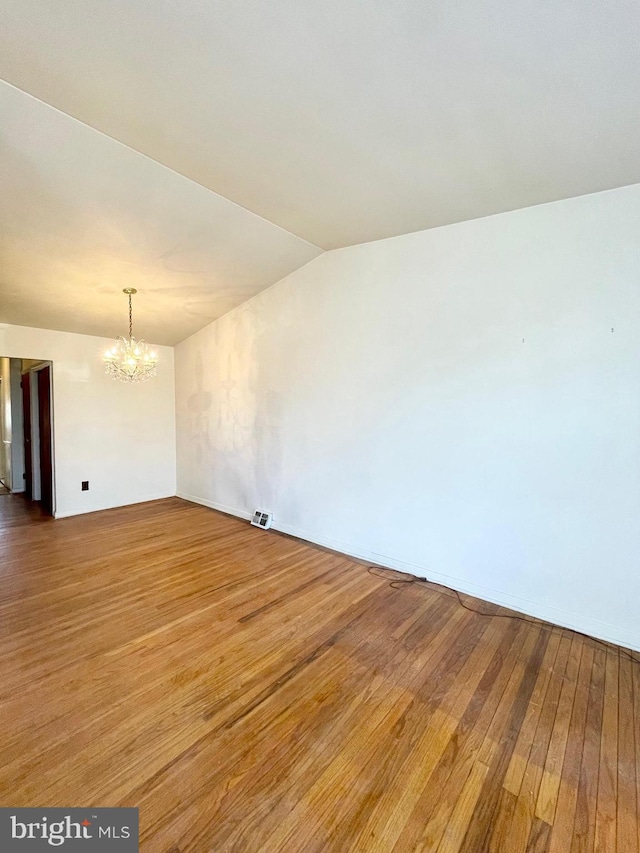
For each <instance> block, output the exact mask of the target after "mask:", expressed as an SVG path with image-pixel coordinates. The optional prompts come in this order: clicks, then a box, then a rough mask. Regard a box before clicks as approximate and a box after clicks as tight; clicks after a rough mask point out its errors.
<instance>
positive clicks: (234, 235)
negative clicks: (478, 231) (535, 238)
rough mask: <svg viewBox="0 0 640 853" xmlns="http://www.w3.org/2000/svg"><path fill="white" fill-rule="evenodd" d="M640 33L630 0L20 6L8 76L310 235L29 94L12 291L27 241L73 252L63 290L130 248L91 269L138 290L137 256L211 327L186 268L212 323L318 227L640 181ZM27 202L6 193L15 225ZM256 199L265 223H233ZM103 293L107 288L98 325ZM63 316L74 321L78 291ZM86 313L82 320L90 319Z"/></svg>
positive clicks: (45, 253) (319, 233)
mask: <svg viewBox="0 0 640 853" xmlns="http://www.w3.org/2000/svg"><path fill="white" fill-rule="evenodd" d="M639 44H640V4H638V3H637V2H631V0H622V2H619V3H605V2H592V3H579V4H578V3H570V2H567V0H542V2H541V0H520V2H518V3H513V2H511V1H510V0H457V2H455V3H450V2H445V0H395V2H393V0H357V2H356V1H355V0H317V2H315V3H301V2H300V0H269V2H266V0H234V2H229V0H224V2H222V0H191V2H189V3H184V2H179V0H156V2H153V3H150V2H149V0H108V2H107V0H66V2H65V3H64V8H63V9H62V8H61V7H60V5H59V4H56V3H51V2H50V0H3V3H2V26H1V28H0V77H3V78H4V79H5V80H7V81H9V83H11V84H13V85H14V86H16V87H18V88H19V89H21V90H23V91H24V92H27V93H30V94H31V95H34V96H35V97H37V98H39V99H41V100H42V101H44V102H46V103H47V104H51V105H53V106H55V107H57V108H58V109H59V110H61V111H63V112H64V113H67V114H68V115H70V116H73V117H75V118H76V119H79V120H80V121H81V122H84V123H85V124H87V125H90V126H91V127H92V128H96V129H97V130H99V131H102V132H103V133H104V134H107V135H108V136H110V137H112V138H113V139H115V140H119V141H120V142H122V143H125V144H126V145H128V146H130V147H131V148H132V149H135V151H137V152H141V153H142V154H144V155H147V157H149V158H152V159H153V160H155V161H157V162H158V163H162V164H164V165H165V166H168V167H170V168H171V169H173V170H175V171H176V172H178V173H180V174H181V175H184V176H187V177H188V178H191V179H192V180H193V181H195V182H196V183H198V184H200V185H202V187H205V188H208V189H209V190H211V191H213V192H214V193H219V194H220V195H221V196H223V197H224V198H226V199H231V200H232V201H233V202H236V203H237V204H238V205H241V206H242V207H243V208H246V209H247V211H251V212H253V213H254V214H257V215H258V216H260V217H264V219H266V220H268V221H269V222H270V223H274V224H275V225H278V226H281V228H282V229H286V231H288V232H291V234H290V235H287V234H285V233H284V232H283V231H281V230H279V229H277V228H275V227H274V228H273V229H272V230H269V229H270V228H271V226H269V225H268V224H267V223H265V222H264V221H262V220H260V219H258V218H257V217H251V216H249V215H248V214H246V213H245V214H242V213H241V212H240V211H239V210H238V209H237V208H236V207H235V206H234V205H230V206H227V205H225V203H224V201H223V199H220V198H218V197H216V196H214V195H213V193H209V194H207V193H206V192H205V190H201V189H200V188H198V187H197V186H195V184H192V183H189V182H187V181H182V180H181V179H179V178H178V177H177V176H175V175H170V174H169V173H167V172H166V171H165V170H162V169H161V168H160V167H159V166H158V165H157V164H153V163H150V162H148V161H147V160H145V158H143V157H137V156H136V155H135V154H133V153H132V152H131V151H126V149H123V148H122V147H121V146H119V145H117V144H116V143H114V142H112V141H110V140H109V139H105V138H104V137H103V136H101V135H100V134H92V132H91V131H89V130H88V129H87V128H84V127H82V125H81V124H80V123H79V122H72V121H71V120H70V119H68V118H67V119H64V117H58V118H57V119H56V120H55V121H59V122H60V123H61V124H64V122H63V119H64V121H65V122H66V125H65V127H66V128H67V129H66V131H65V133H64V134H63V137H64V138H63V141H62V142H61V143H55V137H52V139H51V140H50V139H48V137H47V134H49V133H54V132H60V133H62V131H57V130H55V131H54V129H53V128H52V127H50V124H51V123H52V122H54V120H53V119H52V118H51V113H50V111H48V108H47V107H46V106H44V105H42V104H38V103H37V102H36V101H29V99H26V97H25V96H24V95H22V96H21V97H23V98H25V100H24V104H23V106H22V107H18V106H16V105H14V106H12V108H11V109H12V110H14V113H12V115H13V118H12V121H11V123H10V124H11V128H10V132H11V133H12V134H13V135H12V138H11V139H10V140H9V141H7V139H6V135H7V127H6V122H4V121H3V124H2V127H0V139H1V140H2V144H3V145H5V146H6V145H10V146H12V147H13V148H14V149H15V151H14V159H15V160H16V161H17V162H16V164H15V165H12V166H11V171H12V174H13V175H14V181H13V185H10V190H11V192H12V193H13V194H14V195H15V197H16V198H17V199H18V201H17V202H16V204H17V206H18V207H19V208H20V217H19V218H21V221H22V230H21V231H20V234H19V235H18V236H17V237H16V240H15V241H14V242H13V243H11V241H9V243H11V245H12V246H13V248H12V249H10V250H9V260H10V264H9V267H10V269H11V270H12V276H13V279H12V280H13V285H12V286H13V287H14V289H17V290H20V288H22V287H23V286H25V285H26V283H27V279H28V275H27V273H28V269H27V267H24V268H22V269H21V268H20V264H21V263H22V264H23V265H24V264H26V262H25V261H24V259H23V258H21V257H19V255H20V251H21V247H20V243H19V240H22V241H23V248H24V246H25V245H27V244H28V245H30V246H32V247H33V251H34V253H35V254H36V255H37V256H38V258H39V260H38V264H39V269H40V274H41V279H40V280H41V281H42V280H43V279H42V275H44V276H45V277H46V270H47V265H48V263H49V260H48V259H49V258H52V259H53V263H52V264H51V266H52V267H53V268H54V270H55V273H56V281H57V282H58V284H57V285H56V286H61V284H60V282H62V281H63V280H64V281H66V279H67V275H68V273H69V271H70V269H71V271H72V274H73V275H72V277H73V280H74V282H75V283H76V284H77V283H81V282H86V278H87V273H88V269H89V267H88V264H87V261H89V260H92V261H95V256H96V255H101V257H102V258H103V260H104V259H106V258H107V257H108V258H111V262H113V263H115V267H113V268H111V267H109V266H108V264H107V263H106V260H104V263H105V264H106V265H105V266H104V267H103V266H100V265H99V266H98V269H97V271H96V278H99V279H100V282H95V283H92V284H91V285H89V284H88V283H86V284H85V286H87V287H89V286H91V287H93V288H94V289H97V288H100V287H102V288H108V287H110V288H111V290H112V292H113V293H115V291H117V290H118V289H119V288H120V286H121V285H122V286H125V285H126V284H130V283H134V284H135V282H131V281H130V280H127V281H126V282H125V281H124V280H123V279H122V278H121V275H120V274H121V273H122V272H123V269H129V270H131V269H136V270H137V272H138V273H139V278H138V279H137V281H138V283H139V284H140V290H141V291H142V290H144V289H145V288H146V289H147V290H149V289H150V288H151V289H152V290H157V291H158V294H157V295H159V294H162V295H163V297H166V301H165V302H161V301H160V300H158V301H155V295H154V305H155V308H154V311H156V313H157V320H158V323H159V325H158V328H163V324H165V323H166V324H167V326H166V327H167V329H168V330H169V331H168V332H167V334H166V335H165V338H166V340H171V339H177V338H178V337H179V336H180V335H184V333H185V331H188V330H189V329H190V328H192V327H190V325H189V322H187V320H186V318H185V317H184V316H183V315H182V313H181V312H180V311H178V314H179V315H180V317H181V321H180V323H178V322H177V320H175V318H174V317H173V312H174V309H176V307H177V305H178V299H177V297H175V298H174V301H173V302H170V301H169V300H170V297H169V296H168V294H169V292H170V291H171V290H172V288H174V289H177V290H180V289H181V288H183V287H187V280H189V281H190V282H191V286H192V287H195V288H196V290H197V293H196V292H195V291H194V294H193V298H194V299H195V302H196V303H198V300H199V299H202V301H203V302H204V303H205V304H206V311H205V313H206V316H207V320H205V321H204V322H206V321H208V319H210V318H211V317H213V316H214V315H217V314H218V313H219V312H221V311H222V310H223V309H224V305H226V306H230V305H231V304H232V303H234V302H235V304H237V301H238V300H240V301H241V299H242V298H243V297H244V296H246V295H247V294H248V293H250V292H255V290H257V289H260V288H262V287H265V286H267V284H269V283H271V282H272V281H273V280H274V276H278V275H280V274H283V272H287V271H289V270H290V269H292V268H294V267H295V266H296V265H299V264H300V263H304V262H305V261H306V260H309V259H310V258H311V257H313V256H314V254H315V253H317V250H316V249H315V248H314V246H311V245H309V244H314V245H315V246H317V247H322V248H333V247H337V246H344V245H348V244H352V243H357V242H363V241H368V240H374V239H379V238H382V237H387V236H392V235H395V234H400V233H406V232H409V231H415V230H420V229H423V228H429V227H434V226H437V225H443V224H447V223H450V222H455V221H460V220H464V219H471V218H474V217H478V216H485V215H488V214H491V213H496V212H499V211H504V210H509V209H515V208H519V207H526V206H528V205H532V204H538V203H542V202H546V201H552V200H556V199H560V198H566V197H571V196H575V195H581V194H584V193H589V192H595V191H599V190H603V189H610V188H613V187H617V186H622V185H625V184H631V183H636V182H638V181H640V158H639V157H638V150H639V143H640V86H639V85H638V82H639V80H640V49H639V48H638V45H639ZM14 94H15V95H16V96H17V95H19V94H20V93H14ZM3 101H4V93H3ZM21 110H22V111H23V112H24V113H25V115H24V116H23V117H22V118H18V114H19V113H20V111H21ZM27 114H28V115H27ZM29 116H30V118H29ZM40 116H42V118H40ZM29 121H31V122H33V125H32V126H30V125H29ZM25 125H26V126H25ZM35 128H37V129H35ZM29 133H31V134H32V137H29ZM25 137H26V140H25ZM70 152H72V153H70ZM125 161H126V165H124V163H125ZM76 164H78V165H76ZM78 166H81V168H82V182H87V183H88V185H89V186H88V189H87V191H85V189H84V186H81V184H80V182H78V181H76V180H75V179H74V175H75V173H76V171H77V169H78ZM3 171H4V172H6V171H7V167H6V166H3ZM52 174H53V176H55V179H54V178H52ZM3 181H6V175H3ZM51 184H53V186H51ZM69 184H74V185H75V192H74V190H73V189H72V188H71V187H69ZM169 185H170V187H171V188H170V189H169ZM156 187H159V188H158V189H156ZM151 188H153V190H152V189H151ZM32 190H34V191H37V192H39V193H41V194H44V195H45V197H46V198H47V204H48V209H49V210H50V213H51V215H50V219H54V220H61V221H60V223H59V225H58V227H59V228H63V225H66V231H64V240H66V241H67V244H66V246H67V248H66V254H65V252H60V251H58V249H59V247H58V246H57V245H56V246H52V245H51V243H52V235H51V234H50V233H49V232H48V230H47V228H48V226H49V220H47V219H46V217H44V215H42V216H40V217H35V220H36V221H35V222H34V221H33V216H34V213H33V210H34V209H35V208H36V207H39V205H36V204H34V205H32V209H29V204H28V203H26V202H24V199H23V200H22V201H20V198H21V196H24V195H25V193H31V192H32ZM111 192H113V193H114V194H116V195H117V201H114V200H113V199H112V198H111V196H110V193H111ZM174 192H175V193H177V198H176V201H177V204H175V205H174V197H173V193H174ZM13 204H14V201H13V195H11V196H9V197H7V196H5V197H4V198H3V199H2V201H1V205H2V207H6V208H8V212H7V211H5V212H4V213H3V220H4V219H9V220H11V219H12V216H11V208H12V206H13ZM109 205H111V206H109ZM149 206H151V208H152V210H150V208H149ZM210 208H211V210H210ZM56 211H57V213H56ZM87 211H93V212H94V214H95V216H94V220H93V225H94V227H93V228H92V226H91V224H88V223H87ZM212 211H214V212H212ZM229 211H233V214H231V213H229ZM233 216H235V217H237V218H238V222H240V220H241V219H242V217H243V216H244V217H246V219H247V222H249V223H251V225H249V226H247V228H246V229H245V227H244V225H243V226H241V227H240V226H239V225H238V226H232V225H231V224H230V220H229V218H228V217H233ZM104 220H106V221H108V223H109V227H108V228H107V229H106V231H107V234H106V235H105V234H103V232H104V230H105V229H104V228H102V227H101V225H102V224H103V221H104ZM242 221H243V222H244V220H242ZM223 223H226V227H225V225H224V224H223ZM29 228H31V231H32V233H31V234H28V233H27V231H28V229H29ZM38 229H39V230H38ZM254 229H255V230H256V232H259V236H256V235H255V234H254ZM19 230H20V229H19V228H18V227H17V226H16V231H19ZM36 231H38V234H37V236H36V234H35V232H36ZM131 234H135V235H136V236H135V239H133V238H131ZM294 234H295V235H297V236H298V237H300V238H302V240H300V241H296V240H295V238H294V237H292V236H291V235H294ZM194 235H196V236H194ZM267 235H274V236H273V237H272V236H267ZM276 235H277V236H276ZM100 236H102V238H103V242H102V243H100V242H99V241H98V237H100ZM107 238H108V239H107ZM190 240H191V241H192V242H190ZM76 241H77V242H78V245H77V246H76ZM304 241H308V243H305V242H304ZM5 243H6V241H5ZM176 247H178V248H177V249H176ZM212 247H213V248H212ZM1 249H2V256H1V259H2V267H3V269H2V271H0V282H3V281H4V278H5V272H4V269H6V265H5V252H6V251H7V250H6V247H5V245H4V244H3V245H2V246H1ZM173 251H185V252H187V253H188V254H189V253H191V254H190V256H189V261H188V263H187V264H186V265H185V266H182V267H181V269H185V268H187V269H189V270H192V269H195V268H197V270H198V272H191V273H188V274H185V273H177V272H176V270H171V271H170V272H171V274H172V275H174V276H177V275H182V276H183V278H182V279H180V281H178V280H177V279H176V278H171V280H169V279H167V278H166V277H164V276H162V277H161V278H160V280H158V279H156V278H149V277H148V274H151V273H153V274H154V275H155V274H156V273H158V268H159V267H163V266H165V267H166V258H167V257H169V256H167V255H166V254H165V253H167V252H169V253H171V252H173ZM11 252H13V257H12V255H11ZM144 252H146V253H147V254H146V255H144ZM141 253H142V254H143V255H144V257H143V259H142V260H141V258H140V255H141ZM154 253H156V254H154ZM152 258H153V261H152V260H151V259H152ZM162 259H164V260H162ZM174 260H175V259H174ZM168 263H169V265H171V264H173V261H169V262H168ZM123 265H124V266H123ZM174 265H175V264H174ZM245 265H246V266H245ZM175 266H177V265H175ZM165 271H166V272H169V271H168V270H165ZM185 275H186V276H187V278H186V279H185ZM189 275H191V276H192V278H191V279H188V276H189ZM198 276H199V278H198ZM196 279H197V283H196ZM145 282H150V284H149V285H147V284H146V283H145ZM143 284H144V287H143ZM0 286H3V287H4V286H5V285H4V284H0ZM34 286H35V285H34ZM198 288H199V290H198ZM63 289H64V288H63ZM72 290H73V288H70V290H69V293H67V294H66V296H65V299H66V300H71V301H73V300H74V297H73V296H71V295H70V293H71V291H72ZM177 290H175V291H174V292H177ZM185 294H186V291H185ZM3 295H4V294H3ZM50 296H51V294H50ZM13 299H14V301H15V302H16V303H19V302H20V299H21V297H20V295H19V293H16V294H14V296H13ZM225 299H226V302H225ZM49 301H50V303H51V304H53V303H55V302H56V301H57V300H56V298H54V297H53V296H52V297H51V298H50V300H49ZM139 303H140V310H142V305H143V300H142V297H141V298H140V300H139ZM223 303H224V305H223ZM104 307H105V306H104V304H103V303H100V301H99V300H98V301H95V300H93V298H91V299H88V300H87V306H86V311H87V314H91V313H92V312H93V310H94V308H95V315H94V320H95V327H96V328H97V327H98V326H99V324H100V316H102V312H103V309H104ZM169 308H171V311H172V316H171V317H170V316H169V315H168V314H166V313H165V312H166V311H167V310H168V309H169ZM16 310H18V309H16ZM224 310H226V309H224ZM48 311H49V308H46V309H44V313H45V315H47V312H48ZM3 313H4V312H0V315H2V314H3ZM18 313H19V310H18ZM59 316H60V320H59V322H60V323H66V322H67V320H66V319H65V318H66V316H67V315H66V313H65V310H64V309H63V308H62V307H60V309H59ZM0 319H2V317H1V316H0ZM85 319H87V318H85V317H78V324H77V325H78V326H82V328H83V330H85V331H87V330H88V329H87V326H86V324H85V323H84V321H85ZM56 322H58V321H56ZM204 322H202V323H201V325H204ZM31 324H32V325H33V324H34V323H31ZM92 328H93V327H92ZM157 340H158V341H159V342H160V338H159V337H157Z"/></svg>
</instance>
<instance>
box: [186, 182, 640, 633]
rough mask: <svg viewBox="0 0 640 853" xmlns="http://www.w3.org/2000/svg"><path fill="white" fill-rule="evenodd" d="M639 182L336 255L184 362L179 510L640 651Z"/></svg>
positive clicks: (237, 316) (197, 341) (252, 305)
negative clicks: (258, 519) (249, 520)
mask: <svg viewBox="0 0 640 853" xmlns="http://www.w3.org/2000/svg"><path fill="white" fill-rule="evenodd" d="M638 222H640V186H633V187H627V188H623V189H620V190H614V191H610V192H605V193H600V194H596V195H591V196H585V197H582V198H576V199H571V200H568V201H561V202H557V203H554V204H548V205H543V206H540V207H534V208H529V209H526V210H520V211H516V212H512V213H506V214H502V215H498V216H494V217H489V218H486V219H480V220H475V221H472V222H466V223H461V224H457V225H451V226H447V227H444V228H439V229H434V230H431V231H425V232H420V233H416V234H412V235H407V236H403V237H397V238H393V239H389V240H384V241H380V242H376V243H370V244H365V245H360V246H355V247H351V248H347V249H341V250H337V251H334V252H330V253H327V254H325V255H323V256H321V257H319V258H318V259H316V260H314V261H312V262H311V263H310V264H308V265H307V266H306V267H303V268H302V269H300V270H298V271H297V272H295V273H293V274H292V275H290V276H289V277H287V278H285V279H283V280H282V281H281V282H279V283H278V284H276V285H274V286H273V287H272V288H270V289H269V290H267V291H264V292H263V293H262V294H260V295H259V296H257V297H255V298H254V299H252V300H251V301H250V302H248V303H246V304H244V305H243V306H241V307H240V308H237V309H236V310H234V311H233V312H232V313H230V314H228V315H226V316H225V317H223V318H221V319H220V320H218V321H217V322H215V323H213V324H212V325H210V326H208V327H207V328H206V329H204V330H202V331H201V332H199V333H197V334H196V335H194V336H193V337H191V338H189V339H188V340H186V341H185V342H183V343H182V344H180V345H178V347H177V348H176V388H177V435H178V493H179V494H181V495H183V496H184V497H188V498H190V499H192V500H196V501H200V502H202V503H205V504H208V505H211V506H215V507H218V508H221V509H225V510H227V511H229V512H233V513H236V514H238V515H245V516H246V515H248V514H249V512H251V510H253V508H254V507H257V506H259V507H261V508H264V509H269V510H272V511H273V512H274V514H275V526H276V527H277V528H279V529H281V530H284V531H287V532H290V533H293V534H295V535H298V536H301V537H304V538H307V539H309V540H312V541H316V542H320V543H324V544H327V545H330V546H332V547H335V548H337V549H340V550H342V551H346V552H349V553H352V554H356V555H361V556H365V557H367V558H370V559H372V560H376V561H378V562H380V563H383V564H385V565H389V566H397V567H399V568H405V569H408V570H410V571H414V572H416V573H418V574H422V573H425V574H427V575H428V576H430V577H432V578H434V579H436V580H442V581H443V582H445V583H447V584H449V585H451V586H454V587H456V588H458V589H460V590H465V591H468V592H471V593H474V594H476V595H478V596H480V597H482V598H485V599H488V600H491V601H495V602H500V603H504V604H507V605H510V606H512V607H514V608H516V609H519V610H522V611H524V612H527V613H530V614H533V615H537V616H541V617H544V618H548V619H550V620H552V621H554V622H558V623H561V624H564V625H567V626H570V627H576V628H578V629H579V630H583V631H586V632H588V633H591V634H594V635H597V636H599V637H602V638H605V639H612V640H614V641H617V642H620V643H622V644H626V645H630V646H633V647H635V648H640V620H639V619H638V615H637V605H638V601H640V573H639V572H638V556H639V555H640V393H639V392H640V328H639V325H640V278H639V270H640V229H638Z"/></svg>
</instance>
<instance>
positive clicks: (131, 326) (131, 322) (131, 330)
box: [129, 294, 133, 340]
mask: <svg viewBox="0 0 640 853" xmlns="http://www.w3.org/2000/svg"><path fill="white" fill-rule="evenodd" d="M132 337H133V310H132V308H131V294H129V340H131V338H132Z"/></svg>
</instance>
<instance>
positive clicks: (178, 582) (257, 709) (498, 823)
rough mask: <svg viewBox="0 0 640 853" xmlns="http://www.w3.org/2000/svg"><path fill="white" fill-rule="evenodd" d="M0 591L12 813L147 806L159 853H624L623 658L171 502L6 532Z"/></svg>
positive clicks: (628, 813) (631, 721)
mask: <svg viewBox="0 0 640 853" xmlns="http://www.w3.org/2000/svg"><path fill="white" fill-rule="evenodd" d="M5 500H11V498H2V499H0V501H5ZM0 578H1V583H0V667H1V670H0V673H1V676H2V677H1V680H0V731H1V732H2V756H1V765H2V766H1V768H0V804H1V805H7V806H8V805H11V806H36V805H38V806H80V805H87V806H115V805H128V806H137V807H139V809H140V826H141V842H142V843H141V849H142V850H143V851H145V852H146V851H148V853H155V851H163V853H168V851H172V853H178V851H180V853H187V851H193V853H205V851H215V853H222V851H238V853H240V851H242V853H271V851H286V853H295V851H304V853H312V851H336V853H338V852H339V853H343V851H382V852H383V853H386V852H387V851H396V853H397V852H398V851H400V853H403V851H413V850H422V851H430V852H431V851H433V853H435V851H437V853H454V851H465V853H484V851H496V853H497V852H498V851H499V853H517V851H534V853H542V851H551V852H552V853H584V851H594V850H595V851H602V853H616V851H618V853H638V851H639V837H638V836H639V829H638V806H639V799H640V784H639V783H640V767H639V764H640V664H638V663H632V662H631V661H630V660H629V659H628V657H627V656H625V655H622V654H620V652H619V650H618V649H617V648H616V647H613V646H608V647H607V646H605V645H603V644H600V643H597V642H595V641H591V640H589V639H587V638H585V637H583V636H581V635H577V634H574V633H572V632H571V631H566V630H561V629H558V628H552V627H551V626H542V625H532V624H528V623H525V622H523V621H517V620H512V619H502V618H493V617H491V618H486V617H482V616H478V615H476V614H474V613H471V612H469V611H467V610H465V609H463V608H462V607H460V605H459V604H458V602H457V600H456V599H455V598H454V597H452V596H451V595H450V594H447V592H446V590H444V591H443V590H441V589H440V588H436V587H429V586H426V585H422V584H413V585H406V586H401V587H400V588H398V589H393V588H391V587H390V586H389V584H388V582H387V581H385V580H383V579H380V578H378V577H375V576H372V575H371V574H369V573H367V571H366V568H365V567H363V566H362V565H361V564H359V563H358V562H356V561H354V560H351V559H349V558H347V557H343V556H340V555H337V554H334V553H330V552H326V551H322V550H319V549H316V548H314V547H313V546H310V545H307V544H305V543H302V542H299V541H296V540H294V539H290V538H287V537H284V536H281V535H278V534H276V533H272V532H265V531H261V530H257V529H254V528H252V527H250V526H249V525H248V523H246V522H242V521H239V520H237V519H233V518H229V517H226V516H223V515H221V514H219V513H216V512H213V511H212V510H208V509H205V508H203V507H199V506H195V505H193V504H189V503H186V502H184V501H181V500H179V499H177V498H172V499H169V500H165V501H158V502H154V503H150V504H143V505H138V506H134V507H127V508H123V509H118V510H110V511H108V512H103V513H95V514H92V515H86V516H79V517H76V518H69V519H64V520H60V521H55V522H54V521H49V520H47V521H42V522H39V523H30V522H29V519H28V517H27V516H23V518H22V520H21V521H16V518H15V517H14V518H13V519H12V521H11V522H8V521H7V518H6V517H5V522H4V523H3V522H2V509H1V508H0ZM465 601H466V602H467V603H472V605H473V606H474V607H479V608H485V609H486V610H487V611H490V612H491V613H496V614H497V613H504V612H506V611H500V610H499V608H495V607H491V606H489V605H483V604H482V603H481V602H477V601H473V600H472V599H465Z"/></svg>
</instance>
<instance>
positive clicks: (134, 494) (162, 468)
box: [0, 324, 175, 517]
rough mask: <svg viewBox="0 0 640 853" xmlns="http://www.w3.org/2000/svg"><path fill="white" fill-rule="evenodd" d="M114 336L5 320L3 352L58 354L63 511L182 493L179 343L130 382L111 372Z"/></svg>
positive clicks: (58, 482) (58, 475) (57, 460)
mask: <svg viewBox="0 0 640 853" xmlns="http://www.w3.org/2000/svg"><path fill="white" fill-rule="evenodd" d="M111 343H112V342H111V341H110V340H108V339H106V338H96V337H91V336H89V335H77V334H71V333H68V332H53V331H47V330H44V329H32V328H27V327H24V326H11V325H6V324H0V354H1V355H3V356H11V357H14V358H35V359H43V360H50V361H51V362H52V369H53V419H54V420H53V431H54V464H55V493H56V516H57V517H60V516H65V515H74V514H76V513H80V512H91V511H93V510H98V509H106V508H108V507H113V506H123V505H125V504H131V503H136V502H138V501H145V500H152V499H154V498H162V497H167V496H169V495H174V494H175V410H174V399H175V398H174V371H173V349H172V348H171V347H156V349H157V352H158V356H159V362H158V376H157V377H156V378H155V379H151V380H149V381H148V382H143V383H140V384H137V385H127V384H124V383H121V382H114V380H112V379H110V378H109V377H108V376H106V375H105V373H104V368H103V365H102V361H101V355H102V353H103V352H104V350H105V349H106V348H107V347H108V346H109V345H111ZM82 480H89V491H88V492H83V491H81V488H80V486H81V482H82Z"/></svg>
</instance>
